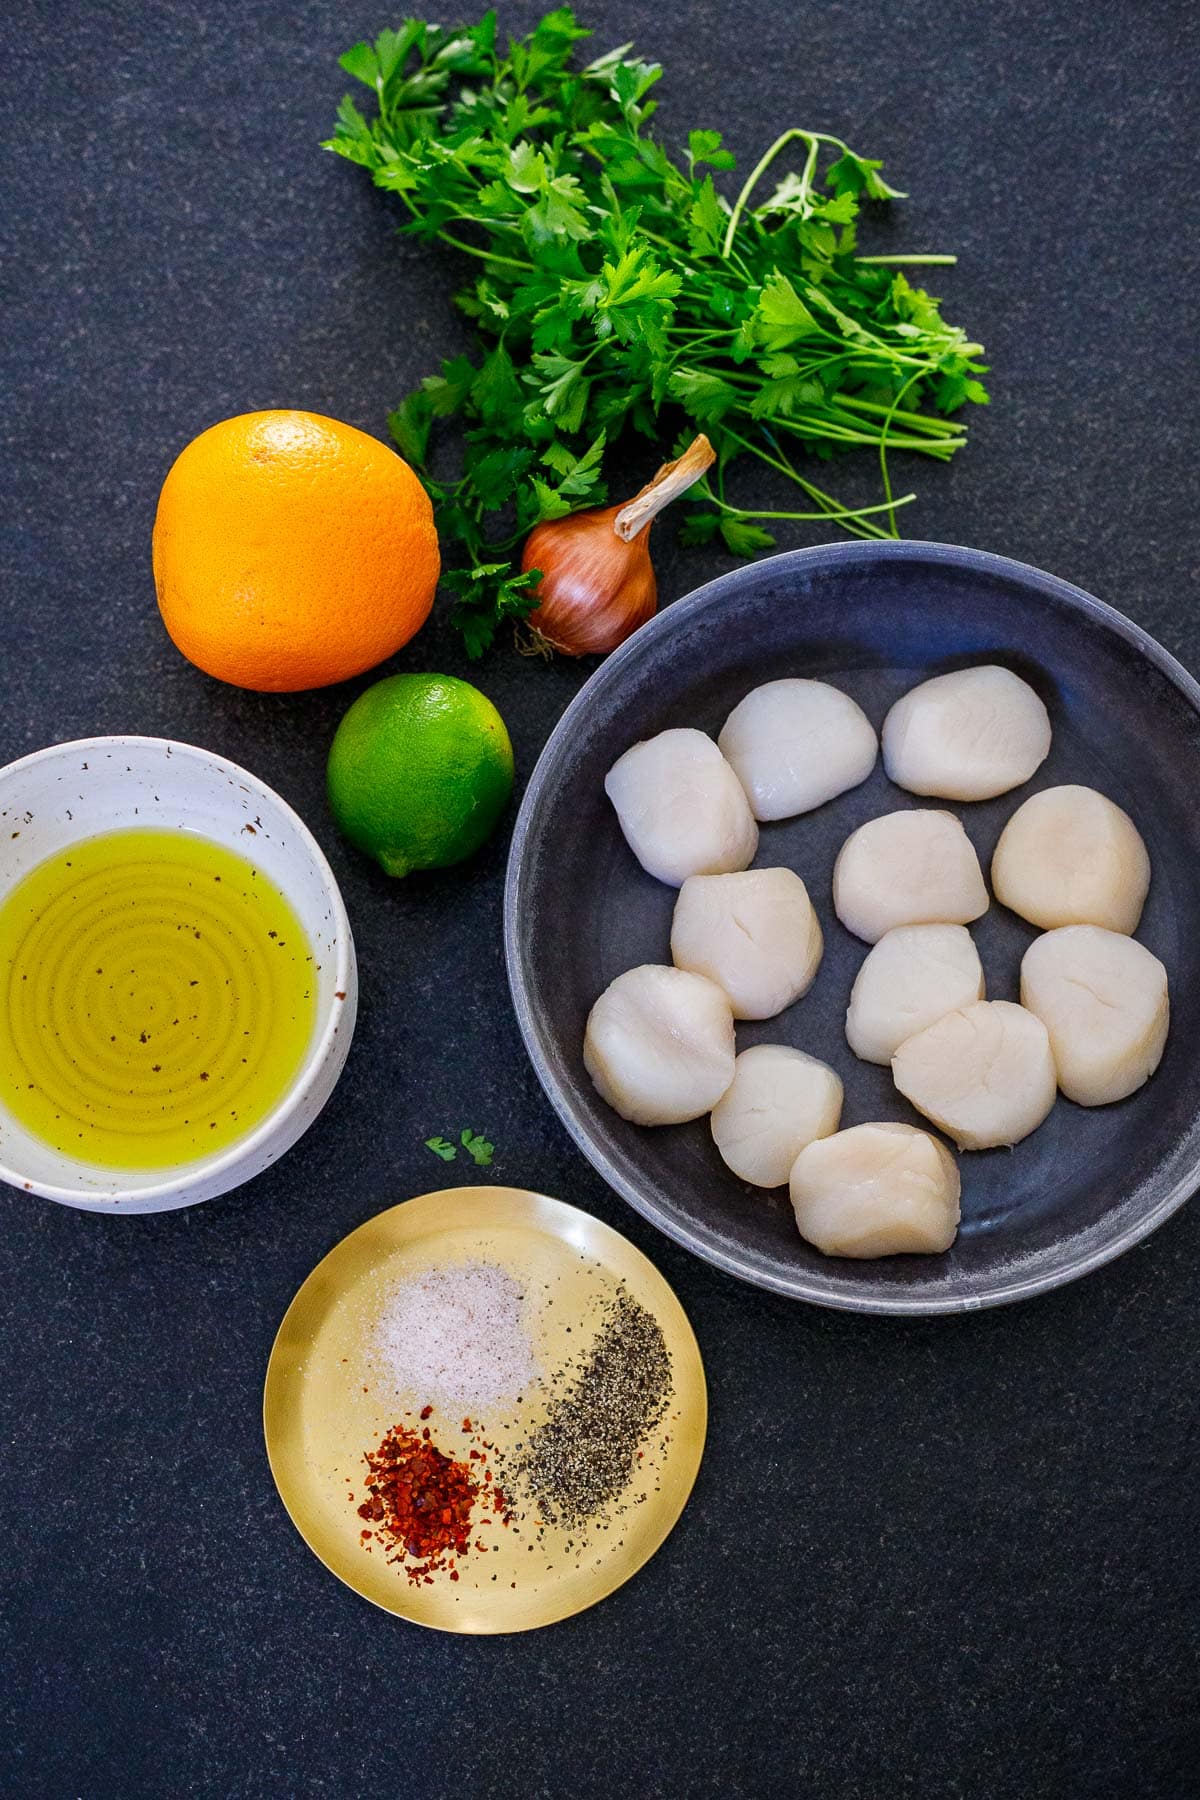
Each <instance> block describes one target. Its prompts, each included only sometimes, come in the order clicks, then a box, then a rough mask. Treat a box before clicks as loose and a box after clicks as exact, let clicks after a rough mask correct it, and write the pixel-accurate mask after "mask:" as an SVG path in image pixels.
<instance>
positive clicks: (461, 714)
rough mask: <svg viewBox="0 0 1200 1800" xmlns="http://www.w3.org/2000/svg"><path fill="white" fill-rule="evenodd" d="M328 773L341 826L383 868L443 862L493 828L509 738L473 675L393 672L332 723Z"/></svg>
mask: <svg viewBox="0 0 1200 1800" xmlns="http://www.w3.org/2000/svg"><path fill="white" fill-rule="evenodd" d="M327 780H328V789H329V805H330V807H331V809H332V811H333V816H334V818H335V819H336V820H337V823H338V825H339V827H340V828H341V830H342V831H344V832H345V834H346V836H347V837H348V838H349V839H350V842H351V843H352V844H357V846H358V848H359V849H360V850H365V851H366V853H367V855H368V856H373V857H374V858H375V860H376V862H377V863H379V864H380V866H381V867H382V868H383V869H385V870H386V871H387V873H388V874H389V875H407V874H409V873H410V872H411V871H412V870H413V869H444V868H446V867H447V865H448V864H450V863H456V862H461V861H462V860H463V858H464V857H466V856H471V855H473V854H474V852H475V851H476V850H478V849H479V846H480V845H481V844H482V843H484V842H485V841H486V839H487V838H489V837H490V836H491V833H492V830H493V828H494V827H495V824H496V821H497V819H498V818H499V817H500V814H501V813H502V812H503V810H504V806H505V803H506V801H507V800H508V797H509V795H510V794H511V792H512V784H513V753H512V745H511V744H510V742H509V739H508V732H507V731H506V730H505V729H504V720H503V719H502V718H501V717H500V714H499V713H498V712H497V711H496V709H495V707H494V706H493V705H492V703H491V701H490V700H489V699H488V698H487V697H486V695H484V694H481V693H480V692H479V689H478V688H474V687H472V686H471V684H470V682H469V681H459V680H457V679H456V677H455V676H453V675H389V676H388V677H387V678H386V680H384V681H377V682H376V683H375V685H374V686H373V687H369V688H368V689H367V691H366V693H365V694H360V695H359V697H358V699H357V700H356V701H355V702H354V705H353V706H352V707H351V708H350V710H349V712H348V713H347V714H346V716H345V718H344V719H343V720H342V722H341V724H340V725H339V726H338V728H337V732H336V735H335V736H334V740H333V746H332V748H331V750H330V752H329V768H328V775H327Z"/></svg>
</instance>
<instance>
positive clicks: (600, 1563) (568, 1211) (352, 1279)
mask: <svg viewBox="0 0 1200 1800" xmlns="http://www.w3.org/2000/svg"><path fill="white" fill-rule="evenodd" d="M470 1259H475V1260H486V1261H488V1262H492V1263H496V1264H499V1265H500V1266H501V1267H503V1268H505V1269H507V1270H508V1271H510V1272H511V1273H512V1274H513V1275H514V1276H516V1277H517V1278H518V1279H519V1280H520V1281H521V1283H522V1286H523V1288H524V1289H525V1291H526V1294H527V1296H530V1297H534V1296H537V1297H540V1298H536V1299H534V1298H531V1299H530V1300H529V1307H530V1311H529V1321H530V1327H531V1331H532V1333H533V1338H534V1349H535V1352H536V1354H537V1356H538V1358H539V1361H540V1363H541V1366H542V1368H543V1370H544V1371H546V1372H550V1371H552V1370H554V1369H555V1368H557V1367H559V1366H561V1365H562V1364H563V1363H564V1362H565V1361H566V1360H567V1358H568V1357H569V1356H571V1355H573V1354H577V1353H578V1351H579V1350H580V1348H581V1346H585V1345H586V1341H587V1333H588V1329H589V1325H590V1323H591V1322H592V1321H594V1320H595V1318H596V1317H597V1314H598V1311H599V1308H600V1307H601V1306H602V1305H603V1303H604V1301H605V1299H606V1298H608V1297H610V1296H611V1295H613V1294H615V1292H616V1290H617V1287H618V1285H619V1284H624V1286H625V1288H626V1289H627V1290H628V1292H629V1293H630V1294H631V1295H632V1296H633V1298H634V1299H635V1300H637V1301H639V1302H640V1304H641V1305H642V1306H644V1307H645V1308H646V1309H647V1311H648V1312H651V1313H652V1314H653V1315H654V1317H655V1318H656V1319H657V1320H658V1323H659V1325H660V1326H661V1328H662V1333H663V1337H664V1339H665V1341H666V1346H667V1350H668V1352H669V1353H670V1357H671V1374H672V1391H671V1394H670V1396H669V1399H668V1403H667V1411H666V1414H665V1416H664V1418H663V1419H662V1421H661V1422H660V1423H659V1424H658V1425H657V1426H656V1427H655V1428H654V1430H653V1431H652V1432H651V1433H650V1434H649V1435H648V1436H647V1437H646V1439H645V1440H644V1443H643V1447H642V1448H643V1458H642V1460H641V1461H640V1462H639V1463H638V1474H637V1477H636V1479H635V1481H634V1483H633V1484H632V1486H631V1487H630V1489H629V1490H628V1492H627V1495H626V1496H625V1498H624V1501H623V1510H619V1511H617V1512H616V1513H615V1514H614V1515H613V1516H612V1518H611V1519H610V1521H609V1522H608V1523H607V1524H606V1523H604V1522H598V1523H597V1524H595V1525H593V1526H591V1527H585V1528H583V1529H582V1530H580V1529H579V1528H576V1529H574V1530H573V1531H567V1530H565V1529H563V1528H562V1527H559V1526H552V1525H546V1524H544V1522H542V1521H539V1520H538V1519H537V1518H536V1516H535V1515H534V1513H533V1511H532V1509H531V1507H530V1505H529V1503H528V1502H527V1501H526V1502H522V1503H521V1510H523V1511H524V1514H525V1516H524V1517H519V1518H517V1519H516V1520H515V1521H514V1523H513V1525H512V1527H511V1528H510V1529H505V1530H503V1531H501V1532H493V1533H492V1534H491V1537H492V1538H493V1539H495V1538H497V1537H498V1538H499V1540H500V1541H499V1544H498V1547H497V1548H496V1549H494V1550H490V1551H488V1552H486V1553H485V1552H480V1553H478V1554H471V1555H468V1556H466V1557H463V1558H461V1559H459V1561H458V1575H459V1579H458V1580H457V1581H456V1582H453V1583H452V1582H451V1581H450V1579H449V1578H448V1576H447V1574H446V1573H445V1572H442V1573H439V1574H437V1575H435V1576H434V1578H433V1580H432V1582H431V1583H428V1584H427V1583H424V1582H422V1583H420V1584H419V1585H414V1584H413V1583H412V1582H411V1581H410V1580H409V1579H408V1577H407V1576H406V1574H405V1571H404V1568H403V1566H402V1565H399V1564H397V1563H394V1562H390V1561H388V1560H387V1559H386V1557H385V1555H384V1553H383V1551H382V1550H381V1548H380V1546H379V1545H378V1544H376V1545H374V1546H373V1547H372V1548H371V1549H368V1547H367V1545H366V1544H365V1543H364V1541H363V1539H362V1529H363V1522H362V1520H361V1519H360V1518H359V1516H358V1512H357V1510H356V1506H355V1503H354V1502H355V1501H357V1500H361V1499H362V1498H363V1494H364V1488H363V1482H364V1475H365V1465H364V1461H363V1453H364V1451H366V1450H367V1449H368V1448H370V1449H374V1447H375V1446H376V1445H377V1444H378V1443H379V1441H380V1439H381V1438H382V1437H383V1435H384V1433H385V1432H386V1431H388V1430H389V1429H390V1428H391V1427H392V1426H393V1425H395V1424H397V1423H399V1422H402V1421H405V1415H406V1414H410V1413H411V1414H412V1415H413V1417H414V1418H415V1412H416V1411H419V1409H420V1406H421V1404H422V1396H421V1395H418V1394H409V1395H407V1396H405V1395H402V1394H400V1393H399V1392H398V1391H397V1390H396V1389H394V1388H392V1389H390V1391H389V1386H388V1382H387V1380H386V1378H385V1377H384V1376H382V1375H381V1374H380V1373H379V1371H378V1370H377V1369H376V1368H375V1367H373V1366H372V1364H371V1362H370V1357H369V1342H370V1334H371V1330H372V1326H373V1323H374V1320H375V1318H376V1316H377V1314H378V1311H379V1308H380V1305H381V1303H382V1300H383V1297H384V1295H385V1293H386V1291H387V1289H388V1287H389V1286H390V1285H391V1284H392V1283H394V1282H395V1281H396V1280H397V1279H398V1278H402V1277H406V1276H411V1275H418V1274H420V1273H422V1272H423V1271H424V1270H427V1269H431V1268H439V1269H440V1268H446V1267H449V1266H452V1265H453V1264H455V1263H458V1262H463V1261H466V1260H470ZM545 1404H546V1390H545V1388H544V1387H543V1386H542V1384H541V1383H536V1384H533V1386H531V1389H530V1392H529V1394H528V1395H526V1396H524V1398H523V1403H522V1404H521V1405H520V1406H519V1407H517V1408H516V1409H515V1410H514V1411H513V1412H512V1414H511V1416H510V1417H509V1418H507V1419H504V1418H500V1417H497V1418H495V1419H493V1418H491V1417H489V1415H488V1413H487V1411H486V1409H485V1410H482V1411H480V1412H479V1414H478V1417H477V1421H476V1422H477V1424H481V1425H482V1427H483V1428H484V1430H485V1431H486V1433H487V1437H488V1440H489V1441H490V1442H492V1443H494V1444H495V1446H496V1450H497V1452H498V1453H499V1455H500V1457H501V1460H502V1459H503V1454H504V1451H505V1450H506V1449H511V1448H512V1447H514V1446H515V1445H516V1444H517V1443H518V1442H520V1441H522V1440H523V1439H524V1438H525V1437H526V1436H527V1435H528V1432H529V1430H530V1429H531V1428H532V1427H535V1426H536V1425H537V1423H538V1422H539V1420H540V1419H541V1418H542V1417H544V1414H545ZM707 1413H708V1405H707V1394H706V1389H705V1382H704V1368H703V1365H702V1363H701V1360H700V1351H699V1348H698V1346H697V1344H696V1339H695V1336H694V1334H693V1332H692V1328H691V1326H690V1324H689V1323H688V1320H687V1316H686V1314H685V1313H684V1311H683V1308H682V1307H681V1306H680V1304H679V1302H678V1300H677V1299H676V1298H675V1295H674V1294H673V1293H672V1292H671V1289H670V1288H669V1287H668V1286H667V1284H666V1282H665V1281H664V1280H663V1278H662V1276H661V1275H660V1274H659V1273H658V1271H657V1269H655V1268H654V1266H653V1264H652V1263H650V1262H648V1261H647V1260H646V1258H645V1257H644V1256H643V1255H642V1253H641V1252H640V1251H639V1250H636V1249H635V1248H634V1246H633V1245H632V1244H631V1243H629V1242H628V1240H627V1239H625V1238H623V1237H621V1236H620V1234H619V1233H618V1232H615V1231H613V1230H612V1229H611V1228H610V1227H609V1226H607V1225H604V1224H602V1223H601V1222H600V1220H599V1219H594V1218H591V1217H590V1216H589V1215H588V1214H587V1213H583V1212H579V1211H577V1210H576V1208H575V1207H573V1206H567V1205H566V1204H565V1203H564V1202H563V1201H561V1200H552V1199H550V1198H548V1196H546V1195H545V1194H533V1193H528V1192H526V1191H525V1190H524V1189H522V1188H504V1187H462V1188H446V1189H443V1190H442V1191H441V1192H438V1193H433V1194H422V1195H421V1196H420V1197H419V1198H417V1199H415V1200H406V1201H405V1202H404V1203H403V1204H402V1205H400V1206H393V1207H391V1208H389V1210H388V1211H387V1212H382V1213H379V1214H378V1215H377V1217H375V1218H373V1219H369V1220H368V1221H367V1223H366V1224H365V1225H360V1226H359V1228H358V1230H357V1231H352V1232H351V1233H350V1235H349V1236H348V1237H345V1238H343V1239H342V1241H341V1243H340V1244H338V1245H336V1246H335V1248H334V1249H333V1250H331V1251H330V1252H329V1255H328V1256H326V1257H325V1258H324V1260H323V1261H322V1262H320V1263H318V1264H317V1266H316V1268H315V1269H314V1270H313V1272H312V1274H311V1275H310V1276H309V1277H308V1279H307V1280H306V1281H305V1283H304V1285H303V1286H302V1287H301V1289H300V1291H299V1293H298V1294H297V1295H296V1297H295V1299H294V1300H293V1301H292V1303H291V1305H290V1306H289V1307H288V1310H287V1312H286V1314H285V1315H284V1319H283V1323H282V1324H281V1326H280V1327H279V1333H278V1336H277V1337H276V1339H275V1345H274V1348H273V1349H272V1351H271V1359H270V1362H269V1364H268V1367H267V1381H266V1391H265V1394H264V1397H263V1426H264V1430H265V1433H266V1440H267V1455H268V1457H269V1459H270V1463H271V1472H272V1474H273V1475H274V1477H275V1483H276V1486H277V1487H278V1489H279V1492H280V1496H281V1498H282V1500H283V1503H284V1505H285V1506H286V1508H287V1510H288V1512H289V1514H290V1515H291V1518H292V1522H293V1524H294V1525H295V1526H296V1528H297V1530H298V1531H299V1532H300V1534H301V1536H302V1537H303V1538H304V1541H305V1542H306V1543H307V1544H308V1546H309V1548H310V1549H311V1550H312V1551H313V1552H314V1553H315V1554H316V1555H317V1556H318V1557H319V1558H320V1559H321V1561H322V1562H323V1563H324V1564H325V1566H326V1568H328V1569H331V1570H332V1571H333V1573H334V1574H335V1575H336V1576H338V1577H339V1579H340V1580H342V1581H344V1582H345V1583H346V1585H347V1586H348V1587H351V1588H353V1589H354V1591H355V1592H356V1593H358V1594H361V1595H362V1596H363V1597H364V1599H367V1600H370V1601H373V1602H374V1604H375V1605H376V1606H381V1607H383V1608H384V1609H385V1610H386V1611H387V1612H392V1613H395V1614H397V1615H398V1617H400V1618H404V1619H411V1620H412V1621H413V1622H414V1623H415V1624H418V1625H427V1626H430V1627H432V1628H433V1629H434V1630H438V1631H459V1632H478V1633H486V1632H504V1631H529V1630H532V1629H533V1628H534V1627H535V1626H539V1625H549V1624H552V1623H553V1622H554V1621H555V1620H556V1619H565V1618H569V1617H570V1616H571V1615H572V1614H573V1613H577V1612H581V1611H583V1609H584V1608H585V1607H588V1606H594V1605H595V1603H596V1601H597V1600H603V1599H604V1597H605V1596H606V1595H607V1594H611V1593H612V1592H613V1590H614V1589H615V1588H618V1587H620V1586H621V1584H622V1582H625V1581H628V1580H629V1577H630V1576H631V1575H634V1574H636V1572H637V1571H638V1569H640V1568H641V1567H642V1564H643V1563H645V1562H647V1561H648V1560H649V1558H650V1557H651V1556H653V1554H654V1552H655V1551H656V1550H657V1549H658V1547H659V1545H660V1544H661V1543H662V1542H663V1540H664V1539H665V1538H666V1536H667V1534H668V1532H669V1531H670V1530H671V1528H672V1527H673V1525H674V1524H675V1522H676V1520H677V1519H678V1517H679V1515H680V1513H681V1512H682V1511H683V1508H684V1505H685V1504H686V1502H687V1498H688V1495H689V1494H690V1493H691V1490H692V1483H693V1482H694V1481H695V1478H696V1471H697V1469H698V1468H699V1466H700V1457H701V1454H702V1452H703V1449H704V1434H705V1426H706V1422H707ZM408 1422H412V1419H410V1420H409V1421H408ZM429 1423H430V1426H431V1428H432V1429H433V1431H434V1441H435V1442H437V1443H438V1444H439V1446H440V1447H441V1448H442V1449H444V1450H445V1451H446V1452H447V1453H448V1454H451V1455H459V1456H461V1455H463V1454H464V1453H465V1446H466V1443H467V1439H466V1438H465V1437H460V1438H457V1439H456V1438H455V1435H454V1434H455V1431H456V1430H458V1429H461V1423H462V1421H461V1418H451V1416H450V1415H449V1413H448V1411H447V1410H446V1409H444V1408H443V1409H439V1410H437V1411H435V1413H434V1415H433V1417H432V1418H431V1419H430V1421H429ZM352 1495H353V1496H354V1499H353V1500H352V1499H351V1496H352ZM539 1526H540V1529H539Z"/></svg>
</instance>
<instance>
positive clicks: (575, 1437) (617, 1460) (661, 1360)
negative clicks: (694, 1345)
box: [516, 1287, 671, 1527]
mask: <svg viewBox="0 0 1200 1800" xmlns="http://www.w3.org/2000/svg"><path fill="white" fill-rule="evenodd" d="M670 1391H671V1357H670V1353H669V1351H668V1350H667V1346H666V1342H665V1340H664V1338H663V1334H662V1328H661V1327H660V1325H659V1323H658V1321H657V1319H655V1318H654V1317H653V1315H652V1314H650V1313H648V1312H647V1311H646V1309H645V1307H644V1306H641V1305H640V1304H639V1303H638V1301H636V1300H635V1299H634V1298H633V1296H632V1295H631V1294H630V1293H629V1292H628V1291H627V1290H626V1289H625V1288H624V1287H620V1288H618V1290H617V1292H616V1295H615V1296H614V1298H613V1299H612V1300H611V1301H610V1302H609V1303H608V1305H607V1306H606V1307H605V1310H604V1314H603V1317H602V1319H601V1323H600V1328H599V1331H598V1332H597V1334H596V1338H595V1342H594V1343H593V1345H592V1347H591V1350H590V1351H589V1353H588V1356H587V1359H586V1360H585V1361H584V1363H583V1365H582V1367H581V1368H580V1370H579V1373H578V1374H577V1375H576V1376H575V1378H574V1379H573V1380H572V1382H571V1385H570V1386H569V1387H568V1388H567V1389H566V1390H565V1391H564V1392H562V1393H560V1394H556V1395H555V1397H554V1398H553V1399H552V1400H551V1403H550V1407H549V1410H548V1412H547V1415H546V1419H545V1422H544V1423H543V1424H541V1425H540V1426H538V1428H537V1429H536V1431H534V1432H533V1433H532V1434H531V1436H530V1438H529V1440H528V1442H527V1444H526V1445H525V1446H524V1448H523V1450H522V1453H521V1456H520V1459H519V1461H518V1463H517V1465H516V1467H517V1473H518V1474H519V1475H520V1476H521V1477H522V1479H523V1481H524V1484H525V1486H526V1488H527V1489H528V1491H529V1493H530V1494H531V1495H532V1497H533V1498H534V1499H535V1500H536V1501H537V1503H538V1506H539V1508H540V1511H541V1514H542V1517H543V1519H544V1520H545V1521H546V1522H547V1523H548V1524H551V1525H563V1526H567V1527H571V1526H579V1525H583V1524H585V1523H586V1522H587V1521H588V1520H590V1519H594V1518H596V1516H597V1515H598V1514H600V1513H602V1512H603V1511H604V1510H605V1509H606V1508H607V1507H609V1506H611V1504H612V1503H613V1502H614V1501H615V1500H617V1499H618V1498H619V1497H620V1495H622V1494H623V1493H624V1491H625V1489H626V1488H627V1487H628V1486H629V1484H630V1482H631V1480H632V1479H633V1475H634V1473H635V1470H636V1467H637V1462H638V1446H639V1445H640V1444H641V1442H642V1440H643V1439H644V1438H645V1436H646V1435H647V1433H648V1432H650V1431H652V1430H653V1429H654V1427H655V1425H657V1424H658V1422H659V1420H660V1419H661V1418H662V1416H663V1413H664V1412H665V1411H666V1406H667V1398H668V1395H669V1394H670Z"/></svg>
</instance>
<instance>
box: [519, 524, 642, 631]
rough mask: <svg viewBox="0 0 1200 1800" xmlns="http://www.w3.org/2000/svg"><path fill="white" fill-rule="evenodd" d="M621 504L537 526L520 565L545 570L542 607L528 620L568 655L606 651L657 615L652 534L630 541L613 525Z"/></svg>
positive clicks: (526, 543) (639, 536)
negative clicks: (652, 559)
mask: <svg viewBox="0 0 1200 1800" xmlns="http://www.w3.org/2000/svg"><path fill="white" fill-rule="evenodd" d="M620 511H621V508H620V507H619V506H606V507H604V508H603V509H602V510H600V511H593V512H580V513H572V514H571V516H570V517H569V518H566V519H552V520H548V521H547V522H546V523H545V524H542V525H535V526H534V528H533V530H532V531H531V532H530V534H529V536H528V538H526V540H525V549H524V551H523V553H522V556H521V567H522V569H526V570H528V569H540V570H541V571H542V579H541V581H540V583H539V584H538V589H537V593H538V601H539V604H538V608H537V611H536V612H533V613H530V615H529V624H530V625H531V626H532V627H533V629H534V631H536V632H537V634H538V636H539V637H541V638H544V639H545V641H546V643H548V644H549V645H550V646H551V648H552V649H554V650H557V651H559V652H560V653H561V654H562V655H563V656H607V655H608V652H609V651H610V650H615V649H616V648H617V645H618V644H623V643H624V642H625V639H626V638H627V637H631V636H632V635H633V633H634V632H635V631H636V630H637V629H638V626H639V625H644V624H645V623H646V620H647V619H649V618H652V617H653V616H654V612H655V609H656V607H657V605H658V583H657V582H656V581H655V578H654V565H653V563H652V562H651V560H650V541H649V539H650V533H649V530H648V529H647V530H646V531H643V532H641V533H639V535H638V536H637V537H635V538H634V539H633V542H632V543H628V544H627V543H625V541H624V540H623V539H622V538H620V537H618V535H617V533H616V531H615V530H614V525H615V523H616V517H617V514H618V513H619V512H620Z"/></svg>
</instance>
